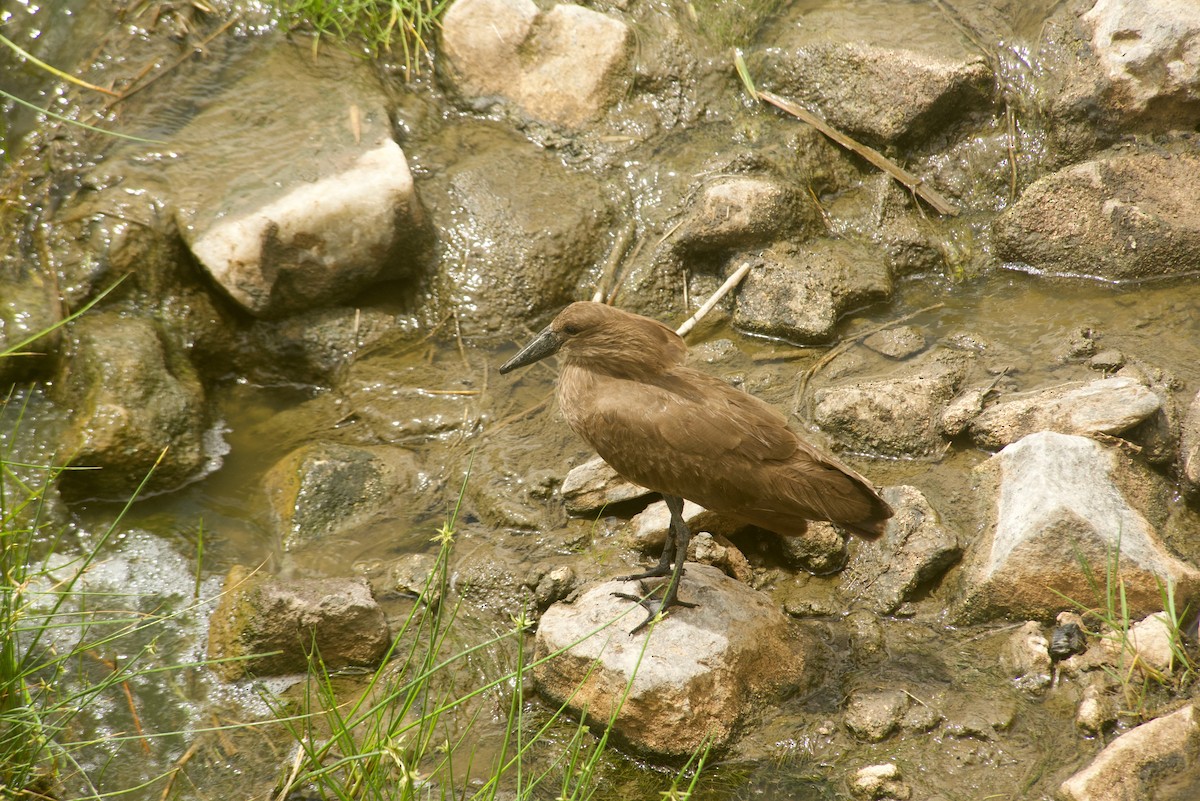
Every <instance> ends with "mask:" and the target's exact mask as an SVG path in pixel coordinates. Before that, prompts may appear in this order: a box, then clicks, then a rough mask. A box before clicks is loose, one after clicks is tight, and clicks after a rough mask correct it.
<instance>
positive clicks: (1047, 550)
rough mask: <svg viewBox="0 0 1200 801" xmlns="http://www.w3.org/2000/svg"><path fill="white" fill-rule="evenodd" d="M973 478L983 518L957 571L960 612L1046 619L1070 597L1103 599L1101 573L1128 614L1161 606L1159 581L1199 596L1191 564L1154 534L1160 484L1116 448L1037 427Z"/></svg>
mask: <svg viewBox="0 0 1200 801" xmlns="http://www.w3.org/2000/svg"><path fill="white" fill-rule="evenodd" d="M976 479H977V480H976V484H977V490H978V494H979V496H980V498H981V503H982V504H983V505H984V521H983V525H982V531H981V536H980V537H978V538H977V539H976V540H975V542H974V543H973V544H972V545H971V547H970V548H969V549H968V552H967V558H966V561H965V564H964V567H963V570H962V571H961V572H960V574H959V597H958V601H957V603H956V615H957V616H958V617H959V618H960V619H965V620H988V619H994V618H998V617H1013V616H1016V617H1020V618H1032V619H1042V620H1049V619H1052V618H1053V617H1054V615H1055V614H1057V612H1058V611H1060V610H1061V609H1062V608H1063V607H1064V606H1069V605H1070V603H1071V601H1076V602H1079V603H1082V604H1085V605H1087V606H1089V607H1090V606H1094V605H1099V606H1100V607H1101V608H1103V606H1104V598H1103V594H1104V593H1105V591H1106V590H1105V587H1106V582H1115V581H1117V580H1120V581H1121V582H1122V588H1123V592H1124V600H1125V603H1126V604H1127V609H1128V613H1129V614H1130V615H1145V614H1148V613H1150V612H1154V611H1158V610H1161V609H1162V594H1161V588H1162V587H1163V586H1165V585H1166V584H1167V582H1171V583H1172V584H1173V585H1174V588H1175V593H1176V603H1177V604H1178V605H1179V608H1184V607H1187V606H1188V605H1189V604H1194V603H1195V601H1196V599H1197V598H1198V597H1200V570H1197V569H1196V568H1195V567H1193V566H1192V565H1189V564H1187V563H1185V562H1183V561H1181V560H1179V559H1178V558H1176V557H1175V556H1173V555H1172V554H1170V553H1169V552H1168V551H1167V550H1166V548H1165V547H1164V546H1163V544H1162V542H1161V541H1160V539H1159V537H1158V533H1157V531H1158V529H1159V527H1160V526H1161V525H1162V523H1163V521H1164V520H1165V517H1166V506H1165V501H1166V497H1167V494H1168V489H1167V487H1166V486H1164V484H1163V483H1162V481H1161V479H1159V478H1157V477H1156V476H1155V475H1154V474H1153V473H1151V472H1150V471H1149V470H1147V469H1146V468H1144V467H1141V466H1139V465H1138V464H1136V463H1134V462H1133V461H1131V460H1130V459H1129V458H1128V457H1126V456H1124V455H1123V454H1122V453H1121V452H1120V451H1119V450H1117V449H1114V448H1107V447H1105V446H1103V445H1101V444H1100V443H1098V442H1096V441H1095V440H1092V439H1087V438H1085V437H1078V436H1069V435H1065V434H1056V433H1052V432H1039V433H1037V434H1031V435H1029V436H1027V437H1025V438H1024V439H1022V440H1020V441H1018V442H1015V443H1013V444H1012V445H1009V446H1008V447H1006V448H1004V449H1003V450H1001V451H1000V452H999V453H997V454H996V455H995V456H993V457H992V458H990V459H988V460H987V461H986V462H984V463H983V464H981V465H980V466H979V467H977V468H976ZM1085 564H1086V566H1087V567H1086V568H1085V566H1084V565H1085ZM1114 564H1115V565H1116V569H1115V571H1111V572H1110V568H1111V566H1112V565H1114ZM1089 571H1090V573H1091V576H1090V577H1089V575H1088V572H1089ZM1094 584H1098V586H1094ZM1097 591H1098V592H1099V593H1101V597H1096V592H1097ZM1068 599H1070V600H1068Z"/></svg>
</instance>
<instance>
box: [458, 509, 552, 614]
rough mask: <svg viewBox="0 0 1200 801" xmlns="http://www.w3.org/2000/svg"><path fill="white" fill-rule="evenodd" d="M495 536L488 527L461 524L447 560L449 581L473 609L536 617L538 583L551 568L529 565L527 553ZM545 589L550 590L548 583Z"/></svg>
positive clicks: (475, 611) (478, 611) (475, 610)
mask: <svg viewBox="0 0 1200 801" xmlns="http://www.w3.org/2000/svg"><path fill="white" fill-rule="evenodd" d="M489 538H493V539H494V535H493V533H492V532H491V531H487V530H484V531H480V530H478V529H474V530H472V529H465V528H463V527H460V529H459V535H458V539H457V540H456V544H455V549H454V553H453V556H452V558H451V564H450V584H451V586H452V587H453V588H454V590H456V591H457V592H458V593H459V595H461V596H462V598H463V600H464V601H466V602H468V603H470V605H471V607H472V611H473V613H485V612H487V613H493V614H495V615H497V616H499V617H500V618H501V619H504V620H508V619H509V618H512V617H514V616H524V617H525V618H526V619H528V620H537V618H538V602H537V586H538V584H539V583H541V581H542V579H543V578H545V576H546V574H547V573H548V572H549V571H550V570H551V569H552V567H551V564H549V563H547V564H544V565H542V566H541V569H538V568H537V567H532V568H531V566H530V560H529V558H528V557H527V556H525V555H523V554H521V553H518V552H517V551H515V550H513V549H512V548H510V547H507V545H506V544H505V543H503V541H500V542H496V541H489ZM545 589H546V590H550V589H551V588H550V585H547V586H546V588H545Z"/></svg>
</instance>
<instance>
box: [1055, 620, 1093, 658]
mask: <svg viewBox="0 0 1200 801" xmlns="http://www.w3.org/2000/svg"><path fill="white" fill-rule="evenodd" d="M1055 623H1056V625H1055V626H1054V629H1053V630H1051V632H1050V645H1049V651H1050V658H1051V659H1052V660H1054V661H1056V662H1057V661H1059V660H1062V659H1069V658H1070V657H1072V656H1074V655H1075V654H1081V653H1083V652H1084V651H1086V650H1087V632H1086V631H1084V628H1083V620H1082V619H1081V618H1080V617H1079V615H1078V614H1076V613H1074V612H1060V613H1059V615H1058V617H1057V618H1055Z"/></svg>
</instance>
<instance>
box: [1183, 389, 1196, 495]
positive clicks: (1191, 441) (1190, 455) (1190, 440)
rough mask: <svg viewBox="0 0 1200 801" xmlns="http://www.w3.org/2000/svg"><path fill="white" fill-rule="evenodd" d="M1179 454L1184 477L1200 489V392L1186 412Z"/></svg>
mask: <svg viewBox="0 0 1200 801" xmlns="http://www.w3.org/2000/svg"><path fill="white" fill-rule="evenodd" d="M1179 454H1180V455H1179V462H1180V465H1181V466H1182V467H1183V476H1184V478H1186V479H1187V481H1188V483H1189V484H1191V485H1192V487H1193V488H1194V489H1200V392H1197V393H1196V396H1195V397H1194V398H1192V402H1191V404H1189V405H1188V409H1187V412H1186V413H1185V414H1184V417H1183V424H1182V430H1181V433H1180V437H1179Z"/></svg>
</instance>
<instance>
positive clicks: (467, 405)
mask: <svg viewBox="0 0 1200 801" xmlns="http://www.w3.org/2000/svg"><path fill="white" fill-rule="evenodd" d="M480 378H481V376H480V375H478V374H476V373H474V372H473V371H468V370H462V369H458V370H449V371H447V370H446V369H444V368H443V367H442V365H439V364H429V363H426V362H424V361H416V362H415V361H414V360H413V359H411V358H404V357H402V356H400V357H390V356H387V355H386V354H378V355H375V354H373V355H372V356H371V357H370V358H364V359H360V360H357V361H354V362H352V363H351V364H350V366H349V368H348V369H347V370H346V371H345V373H344V376H343V377H342V379H341V380H340V381H339V382H338V383H337V387H336V389H337V394H338V396H339V397H338V401H339V403H340V404H341V408H342V417H343V419H354V420H357V421H359V422H361V423H363V424H364V425H366V426H367V427H368V428H369V429H370V430H371V433H372V434H373V435H374V436H375V437H376V438H377V439H378V440H379V441H380V442H388V443H393V444H403V445H419V444H422V443H425V442H428V441H429V440H431V439H437V438H444V437H446V436H448V435H451V434H457V433H460V432H464V431H465V432H471V431H474V430H475V429H476V428H477V427H478V425H479V421H480V415H481V410H480V398H479V392H480V389H479V384H478V383H477V382H478V381H479V380H480Z"/></svg>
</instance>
